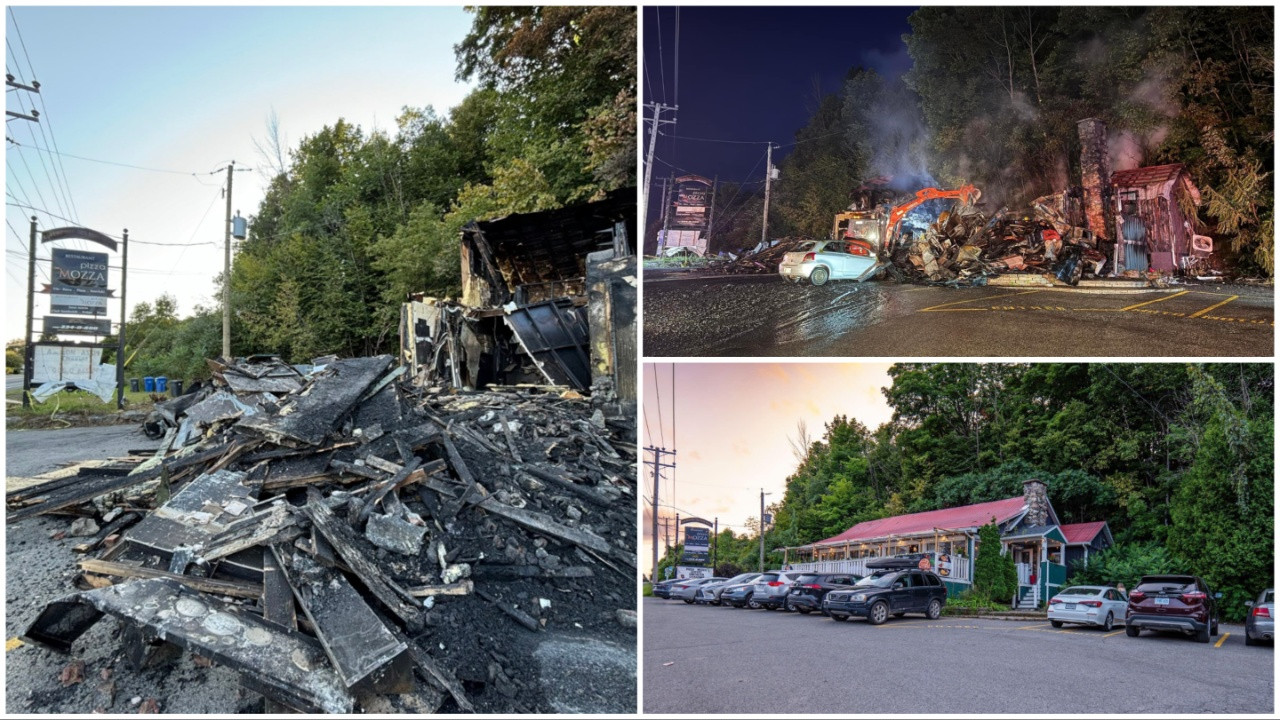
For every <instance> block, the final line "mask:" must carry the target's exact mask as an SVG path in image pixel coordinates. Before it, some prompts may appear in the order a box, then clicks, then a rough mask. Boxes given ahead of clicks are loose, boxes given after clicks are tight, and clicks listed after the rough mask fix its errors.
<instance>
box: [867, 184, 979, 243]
mask: <svg viewBox="0 0 1280 720" xmlns="http://www.w3.org/2000/svg"><path fill="white" fill-rule="evenodd" d="M981 195H982V191H981V190H979V189H978V188H976V187H974V186H972V185H965V186H964V187H961V188H957V189H955V190H939V189H938V188H932V187H929V188H925V189H923V190H919V191H917V192H916V196H915V197H913V198H911V199H910V200H908V201H906V202H904V203H902V204H901V205H898V206H897V207H895V208H893V209H892V210H890V211H889V232H890V234H891V235H892V234H896V232H895V230H896V228H897V226H898V223H899V222H901V221H902V218H903V217H905V216H906V214H907V213H909V212H911V211H912V210H914V209H916V208H917V207H919V206H920V204H921V203H926V202H929V201H930V200H948V199H950V200H959V201H960V202H962V203H964V204H965V205H972V204H973V203H975V202H977V200H978V198H979V197H980V196H981Z"/></svg>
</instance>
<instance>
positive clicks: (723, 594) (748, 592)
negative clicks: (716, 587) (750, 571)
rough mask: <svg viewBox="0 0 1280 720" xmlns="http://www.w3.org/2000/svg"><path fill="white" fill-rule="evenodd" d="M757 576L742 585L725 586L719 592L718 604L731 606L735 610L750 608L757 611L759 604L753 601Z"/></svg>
mask: <svg viewBox="0 0 1280 720" xmlns="http://www.w3.org/2000/svg"><path fill="white" fill-rule="evenodd" d="M757 579H759V576H757V577H756V578H753V579H752V580H749V581H747V582H744V583H739V584H737V585H727V586H725V588H724V589H723V590H721V591H720V603H721V604H722V605H723V604H728V605H732V606H733V607H736V608H744V607H745V608H751V609H752V610H759V609H760V603H758V602H756V600H755V588H756V583H755V581H756V580H757Z"/></svg>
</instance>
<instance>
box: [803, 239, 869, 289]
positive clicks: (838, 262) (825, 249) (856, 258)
mask: <svg viewBox="0 0 1280 720" xmlns="http://www.w3.org/2000/svg"><path fill="white" fill-rule="evenodd" d="M879 269H880V263H879V261H878V260H877V258H876V252H875V249H874V248H872V247H871V243H868V242H867V241H865V240H857V239H852V240H809V241H806V242H802V243H800V244H799V245H797V246H796V249H795V250H793V251H792V252H789V253H786V254H785V255H783V256H782V262H781V263H780V264H779V265H778V274H779V275H781V276H782V279H783V280H788V281H791V282H797V283H800V282H804V281H806V280H808V281H809V282H810V283H811V284H813V285H826V284H827V281H828V280H869V279H871V278H872V277H875V274H876V271H877V270H879Z"/></svg>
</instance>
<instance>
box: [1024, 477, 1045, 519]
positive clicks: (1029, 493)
mask: <svg viewBox="0 0 1280 720" xmlns="http://www.w3.org/2000/svg"><path fill="white" fill-rule="evenodd" d="M1022 497H1023V498H1024V499H1025V500H1026V503H1027V516H1026V521H1027V525H1029V526H1039V525H1047V524H1048V523H1049V487H1048V486H1047V485H1045V484H1044V481H1042V480H1027V481H1026V482H1024V483H1022Z"/></svg>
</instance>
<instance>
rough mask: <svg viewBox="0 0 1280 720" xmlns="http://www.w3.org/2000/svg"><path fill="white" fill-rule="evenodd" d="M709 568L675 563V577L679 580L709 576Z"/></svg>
mask: <svg viewBox="0 0 1280 720" xmlns="http://www.w3.org/2000/svg"><path fill="white" fill-rule="evenodd" d="M711 572H712V570H711V568H709V567H699V566H696V565H677V566H676V578H677V579H679V580H689V579H691V578H704V577H711Z"/></svg>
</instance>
